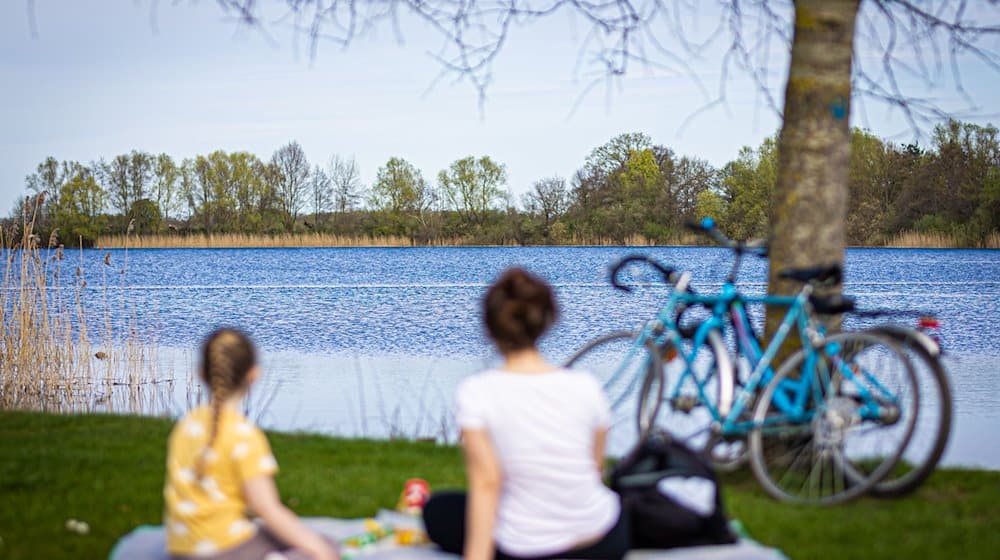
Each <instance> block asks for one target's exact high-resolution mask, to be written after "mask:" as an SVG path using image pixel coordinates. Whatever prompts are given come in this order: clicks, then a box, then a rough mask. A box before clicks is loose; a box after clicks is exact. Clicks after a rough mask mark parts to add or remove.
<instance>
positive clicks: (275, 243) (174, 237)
mask: <svg viewBox="0 0 1000 560" xmlns="http://www.w3.org/2000/svg"><path fill="white" fill-rule="evenodd" d="M704 242H705V240H704V239H702V238H699V237H698V236H697V235H695V234H689V233H681V234H678V235H675V236H673V237H671V238H670V239H667V240H665V241H657V240H653V239H650V238H648V237H646V236H644V235H639V234H634V235H630V236H629V237H628V238H626V239H625V240H624V241H619V240H614V239H611V238H603V237H595V236H588V235H579V234H573V235H571V236H569V237H568V239H562V240H560V241H559V242H558V243H556V244H558V245H586V246H601V247H614V246H623V245H624V246H634V247H651V246H656V245H699V244H704ZM95 245H96V246H97V247H105V248H109V249H118V248H125V247H131V248H135V249H239V248H291V247H461V246H471V245H480V243H477V241H476V240H475V239H474V238H472V237H468V236H453V237H440V238H434V239H430V240H426V241H418V240H414V239H411V238H409V237H403V236H396V235H381V236H370V235H338V234H333V233H320V232H307V233H285V234H277V235H268V234H255V233H214V234H207V235H206V234H190V235H184V234H151V235H134V234H124V235H123V234H115V235H102V236H100V237H98V238H97V242H96V244H95ZM488 245H494V246H504V247H515V246H517V245H518V243H517V242H516V241H513V240H511V241H508V242H505V243H502V244H495V243H494V244H488Z"/></svg>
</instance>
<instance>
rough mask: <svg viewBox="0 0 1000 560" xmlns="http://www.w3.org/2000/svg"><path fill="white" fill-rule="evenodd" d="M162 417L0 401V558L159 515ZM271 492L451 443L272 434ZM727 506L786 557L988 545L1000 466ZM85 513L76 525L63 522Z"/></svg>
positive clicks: (742, 486) (332, 483)
mask: <svg viewBox="0 0 1000 560" xmlns="http://www.w3.org/2000/svg"><path fill="white" fill-rule="evenodd" d="M170 426H171V424H170V422H169V421H167V420H161V419H155V418H138V417H124V416H103V415H84V416H60V415H49V414H38V413H25V412H0V538H2V543H0V558H2V559H7V558H10V559H16V558H104V557H106V556H107V554H108V552H109V550H110V549H111V547H112V545H113V544H114V542H115V541H116V540H117V539H118V538H119V537H120V536H121V535H123V534H125V533H127V532H128V531H129V530H131V529H132V528H133V527H135V526H136V525H140V524H150V523H152V524H157V523H159V522H160V516H161V511H162V508H163V501H162V497H161V491H162V485H163V472H164V463H165V445H166V438H167V434H168V432H169V431H170ZM269 439H270V442H271V445H272V447H273V448H274V452H275V455H276V456H277V457H278V462H279V463H280V464H281V469H282V470H281V472H280V473H279V475H278V479H277V480H278V486H279V488H280V490H281V495H282V498H283V499H284V500H285V502H286V503H288V504H289V505H290V506H291V507H292V508H293V509H294V510H295V511H296V512H298V513H299V514H302V515H327V516H336V517H364V516H367V515H372V514H374V513H375V511H376V510H377V509H378V508H380V507H390V508H391V507H393V506H394V505H395V503H396V500H397V498H398V497H399V492H400V490H401V489H402V486H403V482H404V481H405V480H406V479H407V478H411V477H421V478H425V479H427V480H428V482H430V484H431V487H432V488H447V487H456V486H462V485H463V484H464V474H463V471H462V461H461V455H460V453H459V451H458V450H457V449H455V448H453V447H444V446H438V445H434V444H432V443H417V442H401V441H389V442H386V441H366V440H345V439H334V438H328V437H323V436H313V435H300V434H278V433H272V434H269ZM725 489H726V499H727V507H728V509H729V512H730V514H731V516H732V517H735V518H738V519H740V520H741V521H742V522H743V524H744V525H745V526H746V527H747V528H748V529H749V531H750V532H751V534H753V535H754V537H755V538H757V539H758V540H759V541H761V542H763V543H765V544H768V545H772V546H777V547H779V548H781V549H782V550H784V551H785V552H786V554H788V555H789V557H791V558H838V559H839V558H907V557H910V558H961V559H965V558H995V557H996V555H997V551H1000V531H998V530H997V529H998V528H1000V507H998V504H1000V472H983V471H971V470H942V471H939V472H937V473H935V474H934V475H933V476H932V477H931V478H930V480H929V481H928V482H927V483H926V484H925V485H924V486H923V487H922V488H921V489H920V490H919V491H918V492H917V493H916V494H915V495H913V496H910V497H908V498H905V499H900V500H889V501H885V500H874V499H864V500H860V501H857V502H854V503H851V504H849V505H846V506H841V507H836V508H829V509H815V508H808V507H791V506H787V505H784V504H779V503H777V502H774V501H772V500H771V499H769V498H767V497H766V496H765V495H764V494H763V493H762V492H761V491H760V490H759V489H758V488H757V486H756V483H755V482H754V481H753V479H752V477H751V476H750V475H749V474H745V473H738V474H736V475H733V476H729V477H727V478H726V479H725ZM71 518H74V519H80V520H83V521H86V522H87V523H88V524H89V525H90V528H91V531H90V533H89V534H87V535H77V534H75V533H71V532H69V531H67V530H66V528H65V523H66V520H68V519H71Z"/></svg>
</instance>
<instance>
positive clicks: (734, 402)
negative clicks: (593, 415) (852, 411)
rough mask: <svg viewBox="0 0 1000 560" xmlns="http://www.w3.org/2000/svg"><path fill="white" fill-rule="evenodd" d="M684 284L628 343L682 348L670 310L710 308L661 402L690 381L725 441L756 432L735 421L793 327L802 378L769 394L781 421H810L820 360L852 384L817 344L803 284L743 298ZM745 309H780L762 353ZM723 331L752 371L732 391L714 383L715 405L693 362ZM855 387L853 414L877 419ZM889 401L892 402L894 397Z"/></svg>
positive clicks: (829, 348) (770, 372) (873, 404)
mask: <svg viewBox="0 0 1000 560" xmlns="http://www.w3.org/2000/svg"><path fill="white" fill-rule="evenodd" d="M688 280H689V275H688V274H685V276H682V279H681V281H679V282H678V283H677V284H676V285H675V286H674V289H673V290H671V294H670V297H669V298H668V299H667V302H666V304H665V305H664V306H663V308H662V309H661V310H660V313H659V314H658V316H657V318H656V319H654V320H652V321H650V322H648V323H647V324H646V325H645V326H644V327H643V329H642V331H641V332H640V334H639V336H638V337H637V338H636V340H635V342H634V346H633V350H634V351H637V350H638V349H640V348H643V347H644V346H645V344H646V342H647V341H648V340H652V341H653V343H654V344H656V345H657V347H660V348H663V347H666V345H668V344H669V345H671V346H672V347H673V348H677V349H682V348H683V345H682V344H681V342H682V335H681V334H680V328H679V325H678V324H677V322H676V317H677V314H676V313H675V311H676V310H677V309H678V308H680V307H681V306H691V305H700V306H703V307H706V308H708V309H710V310H711V312H712V313H711V316H710V317H709V318H708V319H706V320H705V321H703V322H702V323H701V324H700V325H699V326H698V328H697V329H696V331H695V332H694V334H693V336H692V337H691V347H690V348H691V349H690V353H688V354H684V353H683V352H679V353H678V356H679V357H680V358H681V359H683V360H684V371H683V372H682V373H681V375H680V376H679V377H678V379H677V382H676V383H675V384H674V385H673V386H672V387H667V388H666V391H667V394H666V398H667V399H676V398H677V397H678V395H679V393H680V390H681V389H682V387H683V386H684V385H685V383H688V382H689V381H688V380H689V379H690V382H691V383H694V384H695V386H696V387H697V390H698V398H699V399H701V402H702V403H703V404H704V405H705V406H706V408H707V410H708V411H709V413H710V414H711V416H712V419H713V424H714V426H713V428H714V429H715V430H717V431H718V432H719V433H720V434H722V435H726V436H736V435H745V434H746V433H747V432H749V431H750V430H752V429H754V428H755V427H757V426H755V425H754V424H753V422H750V421H747V420H740V417H741V415H742V414H743V413H744V411H745V410H747V408H748V406H750V405H751V402H752V401H751V400H752V398H753V397H754V395H756V394H757V393H758V391H759V390H761V389H762V388H763V387H764V386H765V385H766V384H767V383H769V382H770V381H771V380H772V379H773V378H774V376H775V370H774V368H773V367H772V363H773V361H774V358H775V357H776V356H777V354H778V352H779V351H780V349H781V347H782V345H783V344H784V343H785V341H786V340H787V338H788V336H789V335H790V333H791V331H792V329H793V328H796V329H797V330H798V332H799V335H800V343H801V345H802V348H803V349H804V351H805V352H806V353H807V354H806V359H805V360H804V361H803V365H802V371H803V375H800V376H799V377H798V378H796V379H785V380H783V381H782V384H781V385H780V388H781V390H780V391H777V392H775V394H774V402H775V405H776V406H777V407H778V409H779V410H781V411H782V412H783V413H784V414H786V415H787V418H790V419H795V420H798V421H802V422H807V421H809V420H810V419H811V417H812V414H813V412H814V411H812V410H811V409H810V408H809V407H808V406H807V405H808V402H809V397H810V395H811V393H812V392H813V391H814V390H819V387H816V386H815V377H814V376H813V375H812V374H811V372H813V371H816V368H817V367H818V366H819V364H820V359H821V358H822V357H824V356H825V357H826V358H829V359H831V362H832V365H833V366H834V367H835V368H836V371H837V372H838V373H839V374H840V375H841V376H842V377H843V379H844V380H845V381H847V382H849V383H851V382H855V381H856V380H857V376H856V372H854V371H853V370H852V368H850V367H848V366H847V365H845V364H844V363H843V360H842V359H840V357H839V352H840V350H841V349H840V348H839V347H838V346H837V345H819V343H820V342H821V341H822V340H823V337H824V332H823V329H822V327H821V326H820V325H818V324H817V323H816V322H815V321H814V319H813V316H812V313H811V312H810V308H809V296H810V295H811V293H812V288H811V286H809V285H808V284H807V285H804V286H803V287H802V289H801V290H800V291H799V293H798V294H796V295H795V296H773V295H765V296H745V295H742V294H740V293H739V291H738V290H737V289H736V286H735V284H733V283H730V282H726V283H725V284H724V285H723V286H722V289H721V290H720V292H719V294H716V295H700V294H693V293H689V292H687V282H688ZM746 304H767V305H773V306H780V307H784V308H785V309H786V311H785V315H784V317H783V318H782V321H781V323H780V325H779V327H778V329H777V331H776V332H775V335H774V337H773V338H772V340H771V341H770V343H769V344H768V345H767V347H766V348H763V349H762V348H761V347H760V345H759V343H758V341H757V339H756V338H755V337H754V336H752V334H751V333H752V327H751V325H750V322H749V318H748V316H747V313H746V308H745V307H746ZM730 317H731V319H730ZM729 328H732V329H733V330H734V331H735V336H736V341H737V352H738V355H742V356H744V357H746V358H747V360H748V361H749V363H750V364H751V365H752V366H753V370H752V372H751V373H750V375H749V378H748V380H747V382H746V383H745V384H744V385H743V386H742V388H741V389H740V390H739V391H738V392H735V391H734V386H735V383H734V379H732V378H730V379H720V380H719V381H720V384H722V386H723V389H722V395H721V396H720V400H719V402H718V403H714V402H712V399H711V398H709V395H707V393H706V390H705V387H706V384H707V382H708V380H709V379H708V376H709V375H713V372H711V371H709V372H706V375H705V376H704V378H699V377H698V373H697V371H696V369H695V364H694V360H695V358H696V356H697V353H698V351H699V349H700V348H701V347H702V346H703V345H705V343H706V340H707V337H708V335H709V333H710V332H711V331H713V330H718V331H719V332H725V331H726V330H727V329H729ZM818 345H819V346H818ZM832 375H833V374H832V373H831V372H830V371H825V374H824V376H825V379H823V380H822V381H823V382H824V383H829V382H830V379H831V378H832ZM865 375H866V379H867V380H868V381H869V382H870V383H872V384H873V385H874V387H875V388H876V389H877V390H879V391H880V392H881V393H883V394H889V391H887V390H886V389H885V388H884V387H883V386H882V385H881V384H879V383H878V381H877V380H876V379H875V378H874V377H873V376H871V375H870V374H867V373H865ZM856 386H857V388H858V391H859V397H860V398H861V399H862V402H863V403H864V404H863V406H862V407H861V409H860V410H859V413H860V414H861V415H862V417H865V418H871V417H878V416H879V415H880V414H881V413H882V411H881V407H880V405H879V404H878V402H877V399H875V398H874V397H873V396H872V394H871V391H869V390H868V389H867V388H866V387H865V386H864V385H863V384H856ZM890 397H891V395H890ZM817 400H819V399H817ZM889 400H890V401H893V400H894V398H890V399H889Z"/></svg>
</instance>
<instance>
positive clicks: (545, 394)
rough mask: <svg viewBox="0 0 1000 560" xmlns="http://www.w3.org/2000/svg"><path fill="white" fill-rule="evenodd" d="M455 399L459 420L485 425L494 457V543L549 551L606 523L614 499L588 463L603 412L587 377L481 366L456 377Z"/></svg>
mask: <svg viewBox="0 0 1000 560" xmlns="http://www.w3.org/2000/svg"><path fill="white" fill-rule="evenodd" d="M456 401H457V403H456V404H457V414H456V416H457V421H458V425H459V427H460V428H462V429H470V430H479V429H483V430H485V431H486V432H487V433H488V435H489V437H490V440H491V441H492V443H493V447H494V449H495V451H496V454H497V457H498V459H499V462H500V469H501V471H502V476H503V480H502V485H501V491H500V503H499V505H498V508H497V509H498V511H497V520H496V526H495V528H494V538H495V540H496V543H497V546H498V547H499V548H500V549H502V550H503V551H504V552H506V553H507V554H512V555H515V556H541V555H546V554H554V553H557V552H561V551H563V550H568V549H569V548H571V547H572V546H573V545H575V544H576V543H579V542H581V541H582V540H584V539H589V538H595V537H600V536H602V535H604V534H605V533H607V531H608V530H609V529H611V527H613V526H614V524H615V522H616V521H617V520H618V515H619V509H620V504H619V500H618V497H617V495H616V494H615V493H614V492H612V491H611V490H610V489H608V488H607V487H606V486H604V484H603V483H602V482H601V476H600V473H599V472H598V469H597V466H596V465H595V464H594V434H595V432H596V431H597V430H598V429H603V428H607V427H608V424H609V422H610V417H611V414H610V410H609V408H608V402H607V398H606V397H605V395H604V391H603V390H602V389H601V386H600V385H599V384H598V382H597V380H596V379H594V377H593V376H591V375H588V374H586V373H581V372H578V371H577V372H571V371H568V370H556V371H552V372H546V373H535V374H524V373H512V372H504V371H499V370H488V371H485V372H482V373H480V374H478V375H475V376H472V377H470V378H467V379H465V380H464V381H462V383H461V384H459V387H458V390H457V393H456Z"/></svg>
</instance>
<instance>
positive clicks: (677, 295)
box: [568, 256, 918, 504]
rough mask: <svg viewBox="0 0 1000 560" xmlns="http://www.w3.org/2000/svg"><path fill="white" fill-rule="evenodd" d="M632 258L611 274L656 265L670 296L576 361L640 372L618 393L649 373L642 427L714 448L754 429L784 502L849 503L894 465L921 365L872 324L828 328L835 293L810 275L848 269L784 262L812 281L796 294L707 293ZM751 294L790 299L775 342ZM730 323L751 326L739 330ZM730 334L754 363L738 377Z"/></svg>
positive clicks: (642, 392) (641, 404) (825, 276)
mask: <svg viewBox="0 0 1000 560" xmlns="http://www.w3.org/2000/svg"><path fill="white" fill-rule="evenodd" d="M625 261H626V262H622V263H619V265H620V266H618V267H616V269H615V274H614V275H613V282H614V283H616V284H619V285H622V286H624V285H623V284H621V283H620V282H619V281H618V278H617V272H618V271H620V270H621V265H624V264H627V263H629V262H639V261H641V262H645V263H648V264H651V265H653V266H654V267H655V268H656V269H657V270H659V271H660V273H661V274H662V275H663V277H664V280H665V281H667V282H668V283H669V284H670V285H671V286H672V290H671V292H670V295H669V297H668V298H667V302H666V304H665V305H664V306H663V308H662V309H661V311H660V313H659V314H658V315H657V316H656V318H654V319H652V320H650V321H648V322H647V323H646V324H645V325H644V326H643V327H642V328H641V329H640V330H639V331H638V332H634V333H632V332H619V333H612V334H609V335H606V336H604V337H601V338H599V339H597V340H595V341H593V342H591V343H590V344H588V345H586V346H584V347H583V348H581V349H580V350H579V351H578V352H576V353H575V354H574V355H573V356H572V357H571V358H570V360H569V361H568V365H569V366H570V367H574V368H581V369H586V370H588V371H592V372H593V373H595V374H597V375H598V376H599V377H601V378H603V379H604V380H605V381H606V383H607V384H609V385H613V384H615V383H618V382H619V381H620V380H622V379H626V380H631V381H630V382H629V383H630V385H629V387H628V388H627V389H626V391H625V392H624V393H623V397H620V398H619V399H618V401H620V400H621V399H622V398H625V397H624V395H627V394H628V393H630V392H631V389H633V388H634V386H635V385H636V384H637V383H641V386H640V388H639V398H638V405H637V419H638V420H637V428H638V432H639V435H640V437H643V436H644V435H645V434H647V433H649V431H650V430H651V429H652V428H653V427H654V425H662V426H663V427H665V428H666V429H667V430H668V431H670V432H671V433H672V434H674V435H675V436H676V437H679V438H683V439H686V440H687V441H688V442H689V443H692V444H694V445H695V446H698V442H696V441H694V440H695V438H697V437H701V438H702V440H701V444H702V445H704V446H706V447H708V448H709V449H710V450H711V449H714V448H715V447H716V446H718V445H721V442H726V441H742V440H744V438H745V439H746V440H747V441H749V449H750V454H751V464H752V466H753V470H754V473H755V475H756V476H757V478H758V480H760V482H761V484H762V486H763V487H764V489H765V490H766V491H767V492H768V493H769V494H771V495H772V496H774V497H776V498H778V499H781V500H786V501H797V502H808V503H818V504H834V503H840V502H843V501H846V500H849V499H851V498H854V497H856V496H858V495H861V494H862V493H864V492H865V491H866V490H867V489H868V488H870V487H871V486H873V485H874V484H876V483H877V482H878V481H879V480H881V478H882V477H883V476H884V475H885V474H886V473H888V472H889V471H890V470H891V469H892V468H893V466H894V465H895V463H896V462H897V461H898V459H899V456H900V454H901V453H902V450H903V448H905V446H906V444H907V442H908V441H909V438H910V436H911V435H912V432H913V426H914V422H913V415H912V411H913V410H915V409H916V406H917V402H918V401H917V399H918V392H917V390H916V385H915V382H914V378H913V373H912V371H911V368H910V366H909V364H908V360H907V358H906V356H905V355H904V354H903V353H901V352H900V351H899V350H898V348H897V347H896V345H895V344H893V343H892V342H890V341H888V340H886V339H884V338H880V337H877V336H874V335H871V334H866V333H842V334H837V335H832V336H827V335H826V334H825V333H824V332H823V330H822V327H821V325H819V324H818V323H817V322H816V321H815V319H814V318H813V313H812V308H813V306H814V305H822V304H824V303H829V302H825V301H824V300H823V299H821V298H816V297H815V296H813V286H814V285H815V284H816V283H817V282H822V281H830V280H833V279H835V278H834V276H835V274H837V273H839V271H836V270H833V269H808V270H795V271H787V272H786V273H785V275H786V276H788V277H791V278H796V279H799V280H801V281H803V282H804V283H803V287H802V289H801V290H800V292H799V293H798V294H796V295H795V296H745V295H743V294H741V293H740V292H739V291H738V290H737V289H736V286H735V282H727V283H726V284H724V285H723V287H722V289H721V290H720V292H719V293H717V294H708V295H703V294H700V293H697V292H695V291H694V290H692V289H690V288H689V282H690V275H689V274H687V273H684V274H681V273H678V272H677V271H676V270H674V269H672V268H670V267H665V266H663V265H661V264H659V263H655V261H652V260H651V259H648V258H646V257H641V256H632V257H628V258H627V259H625ZM748 303H764V304H773V305H780V306H783V307H784V308H785V316H784V318H783V321H782V323H781V326H780V327H779V329H778V331H777V333H776V334H775V336H774V338H773V339H772V341H771V342H770V343H769V344H768V345H767V346H766V347H761V345H760V344H759V342H757V340H756V337H755V336H751V335H750V334H749V333H752V329H749V325H750V321H749V319H748V318H747V317H746V315H745V312H744V311H745V306H746V304H748ZM692 308H702V309H706V310H708V311H709V316H708V317H707V318H705V319H703V320H701V321H699V322H697V323H695V324H684V323H683V317H684V314H685V311H687V310H689V309H692ZM731 314H734V318H733V319H731V318H730V315H731ZM733 324H737V325H739V324H742V325H744V327H747V328H746V329H745V332H742V333H741V332H740V329H734V328H733V327H732V325H733ZM793 329H794V330H796V331H797V332H798V334H799V341H798V342H799V344H800V345H801V347H802V350H800V351H798V352H796V353H795V354H793V355H792V356H791V357H790V358H789V359H788V360H786V361H785V362H784V363H783V365H782V367H781V368H779V369H778V370H777V371H775V370H774V369H773V368H772V367H771V363H772V361H773V360H774V359H775V356H776V355H777V353H778V351H779V349H780V348H781V346H782V344H783V343H784V341H785V340H786V339H787V338H788V337H789V335H790V333H791V332H792V330H793ZM727 334H728V335H729V336H730V338H731V339H735V340H734V344H735V345H736V350H737V354H736V356H737V358H739V359H741V360H746V361H747V363H749V364H751V365H752V370H751V371H749V373H748V375H747V376H746V378H745V379H743V380H741V382H740V383H737V376H736V375H735V373H734V370H733V363H734V360H733V359H732V358H733V356H731V355H730V352H729V350H728V349H727V348H726V342H725V341H726V338H727ZM616 404H617V403H616ZM661 409H662V410H663V413H662V414H661ZM679 420H683V422H681V421H679Z"/></svg>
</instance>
